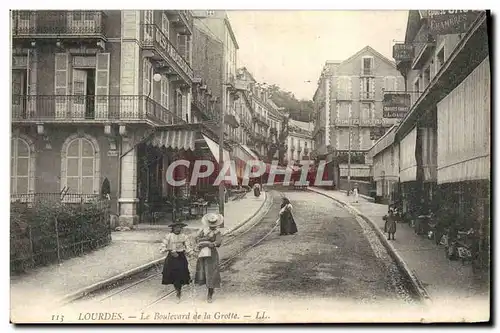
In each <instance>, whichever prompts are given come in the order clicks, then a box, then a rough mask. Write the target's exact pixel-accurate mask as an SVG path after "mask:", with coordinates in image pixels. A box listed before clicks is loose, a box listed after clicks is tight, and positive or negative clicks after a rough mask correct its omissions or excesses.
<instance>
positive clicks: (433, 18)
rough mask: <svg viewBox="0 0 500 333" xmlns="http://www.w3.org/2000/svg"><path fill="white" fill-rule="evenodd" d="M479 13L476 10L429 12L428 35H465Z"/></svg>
mask: <svg viewBox="0 0 500 333" xmlns="http://www.w3.org/2000/svg"><path fill="white" fill-rule="evenodd" d="M480 13H481V11H478V10H429V33H430V34H432V35H434V36H436V35H453V34H461V33H465V32H467V30H468V29H469V28H470V26H471V25H472V23H473V22H474V20H475V19H476V18H477V17H478V15H479V14H480Z"/></svg>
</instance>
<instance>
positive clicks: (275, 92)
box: [269, 84, 314, 122]
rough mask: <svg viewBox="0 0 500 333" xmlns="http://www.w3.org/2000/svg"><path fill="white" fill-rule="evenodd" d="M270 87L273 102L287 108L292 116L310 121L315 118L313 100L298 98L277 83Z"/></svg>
mask: <svg viewBox="0 0 500 333" xmlns="http://www.w3.org/2000/svg"><path fill="white" fill-rule="evenodd" d="M269 89H270V92H271V99H272V100H273V102H274V103H275V104H276V105H277V106H280V107H283V108H285V110H286V111H288V112H289V113H290V118H292V119H294V120H298V121H303V122H309V121H311V120H312V119H313V118H312V114H313V110H314V107H313V101H312V100H305V99H302V100H298V99H297V98H295V96H294V95H293V94H292V93H291V92H289V91H283V90H281V88H280V87H278V86H277V85H275V84H273V85H271V86H269Z"/></svg>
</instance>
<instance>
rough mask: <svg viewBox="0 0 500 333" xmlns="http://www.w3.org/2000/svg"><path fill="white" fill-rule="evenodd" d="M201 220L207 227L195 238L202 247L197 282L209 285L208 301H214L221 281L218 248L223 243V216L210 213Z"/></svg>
mask: <svg viewBox="0 0 500 333" xmlns="http://www.w3.org/2000/svg"><path fill="white" fill-rule="evenodd" d="M201 221H202V223H203V224H204V225H205V226H206V228H203V229H201V230H200V231H199V232H198V234H197V235H196V238H195V239H196V244H197V245H198V249H200V254H199V256H198V261H197V262H196V275H195V283H196V284H198V285H206V286H207V288H208V295H207V302H208V303H212V297H213V295H214V289H215V288H220V282H221V278H220V269H219V252H218V251H217V248H218V247H220V246H221V244H222V234H221V232H220V230H219V229H218V227H219V226H220V225H221V224H222V222H223V217H222V215H220V214H215V213H208V214H205V215H204V216H203V217H202V219H201Z"/></svg>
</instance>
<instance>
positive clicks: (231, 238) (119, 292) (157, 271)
mask: <svg viewBox="0 0 500 333" xmlns="http://www.w3.org/2000/svg"><path fill="white" fill-rule="evenodd" d="M273 192H274V193H270V192H268V195H271V196H272V200H273V203H272V204H271V205H270V206H269V208H268V211H267V212H266V214H265V215H264V216H263V218H261V219H258V220H257V221H255V222H252V224H250V225H248V226H247V225H244V226H242V227H241V228H238V229H237V230H235V232H234V233H231V234H230V235H228V237H227V238H228V239H226V240H224V242H223V245H222V246H223V247H224V248H228V247H232V246H234V245H236V243H237V241H238V240H240V239H242V238H244V236H245V235H248V234H249V233H250V232H251V231H255V230H256V229H261V228H260V227H261V226H262V222H263V221H264V220H265V219H266V218H268V217H269V215H270V214H272V212H271V211H272V210H273V209H272V208H273V206H274V205H276V201H277V200H278V198H279V195H277V194H276V192H275V191H273ZM274 216H275V215H274ZM267 224H269V222H268V223H267ZM276 226H277V221H275V222H274V223H273V224H272V228H271V229H270V230H269V231H268V232H267V233H266V235H265V236H264V237H262V238H260V239H259V240H257V241H256V242H253V243H252V244H250V245H249V246H246V247H244V248H243V249H237V250H236V251H231V253H232V252H235V253H234V254H230V255H229V257H227V258H225V259H224V260H223V261H222V262H221V263H220V268H221V271H222V270H224V269H225V268H226V267H228V266H229V265H230V263H231V262H233V261H234V260H235V259H236V258H237V257H238V256H241V255H242V254H244V253H245V252H247V251H249V250H250V249H252V248H253V247H255V246H257V245H258V244H260V243H261V242H262V241H264V240H265V239H266V238H267V237H269V235H271V234H272V232H273V231H274V230H275V229H276ZM259 231H260V230H258V231H257V233H259ZM260 234H262V232H260ZM236 246H237V245H236ZM162 264H163V263H159V264H156V265H155V266H153V267H152V268H150V269H149V270H148V271H149V272H143V273H142V275H144V274H145V275H146V276H145V277H142V278H140V279H139V280H137V281H134V282H131V283H129V284H127V285H125V286H123V287H121V288H118V289H116V290H111V293H107V294H105V295H104V296H102V297H99V296H98V295H99V293H100V292H99V291H97V292H95V293H93V295H92V294H89V295H87V297H85V298H86V299H87V300H91V299H92V300H95V301H96V302H97V303H98V304H103V303H104V302H106V301H110V300H111V301H112V299H113V298H117V297H120V296H123V295H124V294H126V293H127V292H133V291H134V290H135V289H138V288H141V287H142V286H143V285H145V284H147V283H148V282H150V281H152V280H154V279H155V278H157V277H159V276H160V275H161V274H162V270H161V266H162ZM151 271H154V272H153V273H152V274H151ZM138 275H139V276H140V274H138ZM101 292H102V291H101ZM173 293H174V290H172V291H169V292H167V294H165V295H162V296H161V297H159V298H158V299H156V300H155V301H154V302H153V303H152V304H149V305H148V306H151V305H153V304H156V303H158V302H160V301H161V300H163V299H165V298H168V296H170V295H172V294H173Z"/></svg>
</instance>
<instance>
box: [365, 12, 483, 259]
mask: <svg viewBox="0 0 500 333" xmlns="http://www.w3.org/2000/svg"><path fill="white" fill-rule="evenodd" d="M443 15H444V16H443ZM457 16H460V17H457ZM432 20H447V21H449V22H450V24H448V25H446V29H445V30H442V29H441V30H440V27H441V28H442V27H443V26H442V25H435V24H434V25H433V24H431V21H432ZM454 22H455V23H456V22H462V23H463V22H467V23H468V24H467V25H465V26H464V25H463V24H460V25H457V24H455V23H454ZM431 27H434V29H432V28H431ZM464 27H465V29H464ZM405 48H407V49H411V50H412V51H413V52H411V53H410V54H411V56H410V57H408V56H404V57H401V54H395V58H398V68H399V70H400V71H401V72H402V74H403V75H404V76H405V77H406V79H407V87H408V91H403V92H401V93H402V94H405V95H409V96H411V98H410V99H409V111H408V113H407V114H406V116H405V117H404V118H403V119H402V121H401V123H400V124H399V126H398V127H397V128H396V129H395V130H394V136H393V138H392V139H388V140H385V141H384V140H380V141H379V142H377V144H376V145H375V147H374V149H372V150H373V156H374V157H373V158H374V161H377V160H379V159H381V160H385V157H384V155H390V158H391V159H392V160H398V157H399V170H398V171H399V173H398V176H399V184H398V186H394V188H393V191H394V193H395V195H394V199H393V201H394V202H395V203H396V204H397V205H398V206H400V208H401V209H402V211H403V212H404V213H406V214H407V215H408V216H409V217H411V218H415V217H416V216H418V215H420V214H425V213H427V212H428V211H429V210H430V211H432V212H434V213H435V214H437V216H438V218H439V219H447V218H449V217H450V216H452V217H453V218H452V220H453V224H454V225H455V226H456V227H458V228H459V229H465V230H466V229H469V228H473V229H475V230H476V232H477V233H478V235H479V236H480V237H479V238H480V241H481V242H480V244H481V245H480V246H481V250H483V251H484V252H488V251H489V230H490V227H489V226H490V200H491V176H490V172H491V166H490V163H491V155H490V149H491V138H490V137H491V120H490V119H491V96H490V94H491V92H490V91H491V78H490V71H491V69H490V64H489V47H488V27H487V20H486V13H485V12H473V11H469V12H467V11H465V12H455V13H453V14H446V13H443V12H441V11H410V12H409V16H408V25H407V31H406V39H405ZM398 155H399V156H398ZM384 165H385V166H382V165H381V166H380V167H378V168H377V171H376V173H377V172H378V173H382V172H385V173H386V174H387V173H388V172H390V173H393V169H392V166H391V168H389V165H388V164H384ZM385 194H386V193H385Z"/></svg>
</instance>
